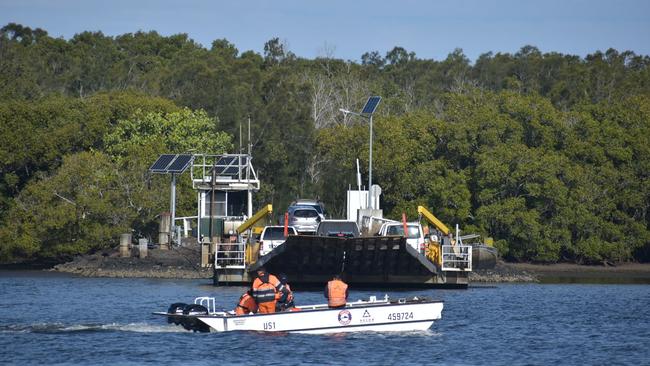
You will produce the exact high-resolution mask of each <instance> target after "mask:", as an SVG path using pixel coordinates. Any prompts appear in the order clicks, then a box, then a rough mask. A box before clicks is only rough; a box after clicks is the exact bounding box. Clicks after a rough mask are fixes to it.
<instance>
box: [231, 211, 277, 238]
mask: <svg viewBox="0 0 650 366" xmlns="http://www.w3.org/2000/svg"><path fill="white" fill-rule="evenodd" d="M272 212H273V205H271V204H268V205H266V206H264V207H262V209H261V210H259V211H257V212H256V213H255V215H253V216H251V218H250V219H248V220H246V221H245V222H244V223H243V224H241V225H239V227H238V228H237V234H241V233H243V232H244V231H246V230H248V229H250V228H251V226H253V225H255V224H256V223H257V222H258V221H260V220H261V219H263V218H264V217H265V216H266V215H268V214H270V213H272Z"/></svg>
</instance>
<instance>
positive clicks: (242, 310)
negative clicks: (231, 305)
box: [235, 290, 257, 315]
mask: <svg viewBox="0 0 650 366" xmlns="http://www.w3.org/2000/svg"><path fill="white" fill-rule="evenodd" d="M251 313H257V302H256V301H255V299H254V298H253V291H251V290H248V291H246V292H245V293H244V294H243V295H241V297H240V298H239V303H238V304H237V307H235V314H237V315H244V314H251Z"/></svg>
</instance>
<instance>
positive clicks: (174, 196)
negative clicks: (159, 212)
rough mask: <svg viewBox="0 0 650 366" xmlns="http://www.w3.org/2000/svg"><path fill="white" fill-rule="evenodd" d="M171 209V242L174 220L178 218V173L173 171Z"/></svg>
mask: <svg viewBox="0 0 650 366" xmlns="http://www.w3.org/2000/svg"><path fill="white" fill-rule="evenodd" d="M170 201H171V202H170V205H169V206H170V207H171V208H170V211H171V216H172V217H171V219H170V220H171V222H170V223H169V236H170V238H169V239H170V240H169V241H170V244H171V241H172V240H171V239H172V235H173V233H174V226H175V225H174V221H175V220H176V174H174V173H172V189H171V198H170Z"/></svg>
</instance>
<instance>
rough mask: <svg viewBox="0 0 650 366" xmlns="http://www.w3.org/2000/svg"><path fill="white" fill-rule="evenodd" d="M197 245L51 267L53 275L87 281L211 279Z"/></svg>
mask: <svg viewBox="0 0 650 366" xmlns="http://www.w3.org/2000/svg"><path fill="white" fill-rule="evenodd" d="M200 264H201V251H200V249H199V247H198V245H194V246H187V247H181V248H176V249H172V250H160V249H150V250H148V255H147V257H146V258H137V257H129V258H122V257H120V256H119V253H118V252H117V251H110V252H104V253H97V254H93V255H84V256H78V257H76V258H75V259H74V260H72V261H70V262H67V263H63V264H59V265H56V266H54V268H53V269H52V271H58V272H66V273H74V274H77V275H80V276H86V277H144V278H212V269H211V268H201V266H200Z"/></svg>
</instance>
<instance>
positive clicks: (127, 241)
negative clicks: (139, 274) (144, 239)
mask: <svg viewBox="0 0 650 366" xmlns="http://www.w3.org/2000/svg"><path fill="white" fill-rule="evenodd" d="M129 245H131V234H122V235H120V257H130V256H131V250H130V249H129Z"/></svg>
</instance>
